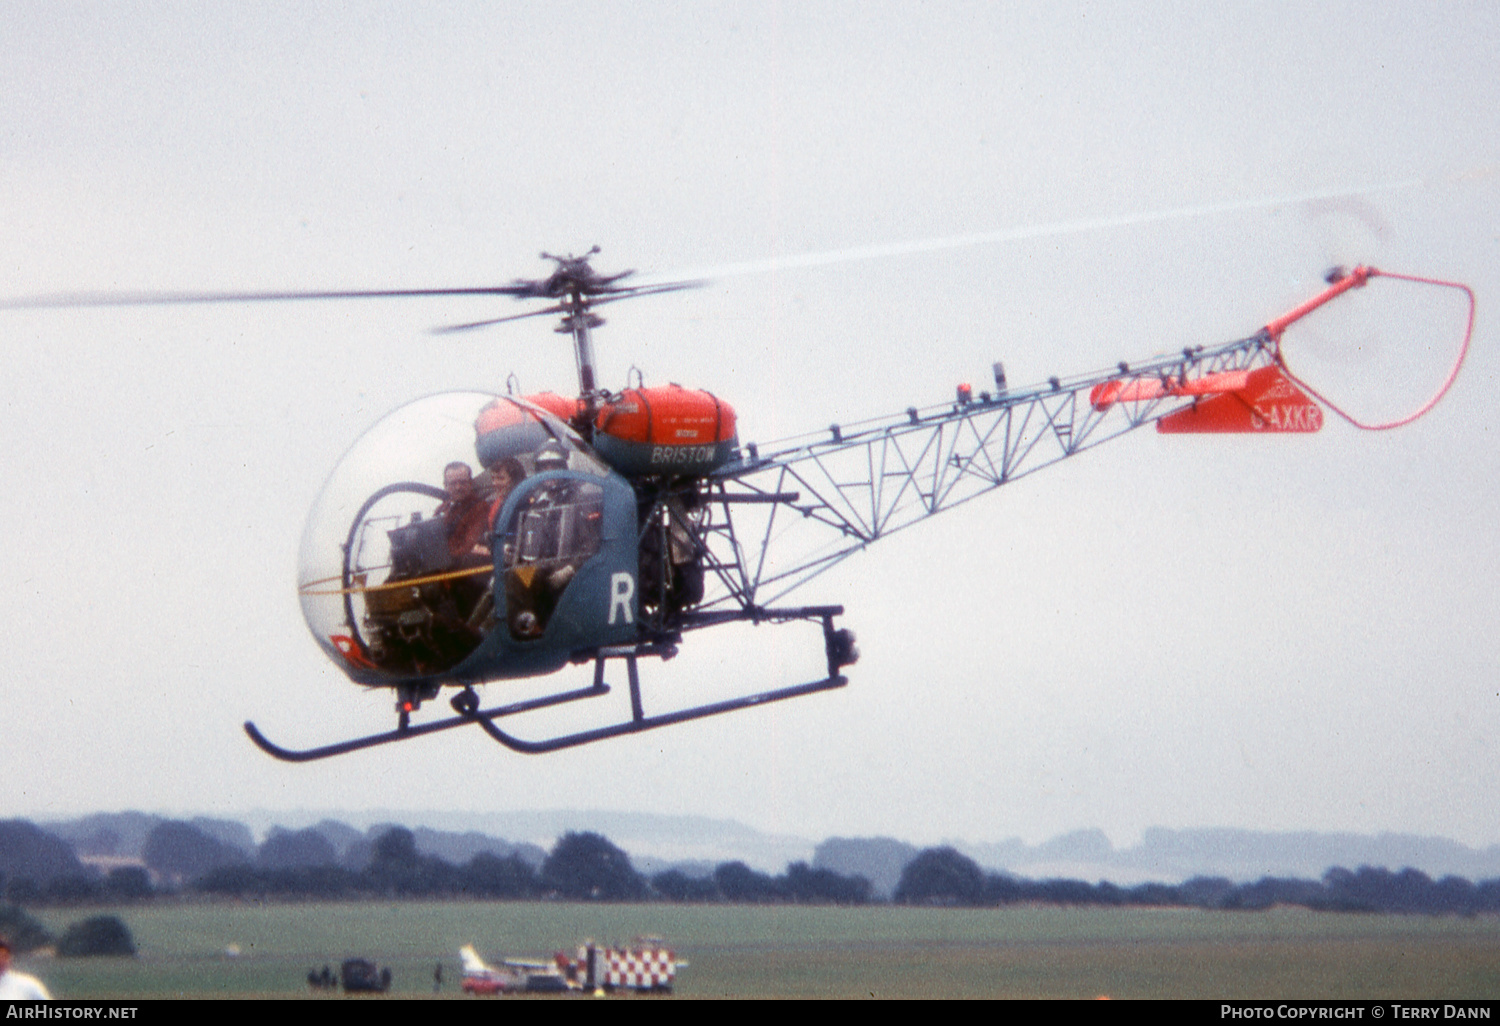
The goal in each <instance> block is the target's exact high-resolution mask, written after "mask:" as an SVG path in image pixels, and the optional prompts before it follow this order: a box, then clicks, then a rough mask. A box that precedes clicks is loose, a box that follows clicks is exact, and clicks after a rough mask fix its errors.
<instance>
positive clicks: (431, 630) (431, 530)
mask: <svg viewBox="0 0 1500 1026" xmlns="http://www.w3.org/2000/svg"><path fill="white" fill-rule="evenodd" d="M557 460H562V461H563V462H564V464H565V465H566V467H567V469H570V470H575V471H582V472H584V473H589V474H597V475H599V476H606V475H608V473H609V471H608V469H607V468H605V466H604V465H603V464H602V463H600V462H599V461H598V460H597V458H595V457H594V456H593V455H592V454H591V453H590V452H589V451H588V450H587V448H586V446H584V445H583V443H582V442H581V441H580V440H579V438H578V436H577V435H576V434H574V432H573V431H572V430H571V429H570V428H568V427H567V426H566V425H564V424H563V423H562V422H561V421H559V420H558V419H557V418H555V417H553V416H552V415H550V414H548V413H546V412H544V411H543V410H541V409H539V408H537V407H535V406H531V405H529V404H527V403H525V402H523V401H520V400H516V399H513V398H510V397H506V396H493V395H486V394H484V393H478V392H449V393H444V394H441V395H434V396H429V397H427V398H425V399H419V400H417V401H416V402H413V403H410V404H408V405H406V406H403V407H401V408H400V409H398V410H396V411H395V412H393V413H391V414H389V415H388V416H386V417H384V418H383V419H381V420H380V421H379V422H378V423H376V424H375V426H374V427H372V428H370V430H369V431H367V432H365V434H364V435H363V436H362V437H361V438H360V439H359V441H357V442H356V443H355V444H354V445H353V446H352V447H351V448H350V449H349V451H348V453H347V454H345V456H344V458H343V459H342V460H341V461H340V462H339V465H338V466H337V467H336V468H335V469H334V471H333V473H332V474H331V475H330V476H329V479H328V483H327V484H326V485H324V487H323V492H322V494H321V495H320V496H319V498H318V501H317V503H316V504H315V505H314V506H313V510H312V513H311V514H310V515H309V517H308V521H307V529H306V531H305V532H304V533H303V536H302V550H301V556H300V563H299V570H298V593H299V596H300V598H301V602H302V613H303V616H304V617H305V618H306V619H307V625H308V627H309V628H310V629H311V630H312V633H313V637H315V638H316V639H317V641H318V644H319V645H321V646H322V647H323V649H324V651H326V652H327V653H328V655H329V657H330V658H331V659H333V661H334V662H335V663H336V664H337V665H338V666H340V667H341V668H342V669H343V670H344V671H345V672H346V673H347V674H349V676H350V677H352V678H353V679H354V680H356V681H359V682H360V683H364V684H396V683H401V682H403V681H411V680H418V679H421V678H426V677H431V676H433V675H436V674H441V673H445V672H447V671H449V670H452V669H454V668H455V667H458V666H459V665H460V664H462V663H463V661H464V660H465V659H467V658H468V657H469V655H471V654H472V653H473V652H474V650H475V649H476V648H478V646H479V644H480V642H482V641H483V640H484V638H485V637H486V635H488V634H489V633H490V631H491V630H492V629H493V627H494V624H495V587H494V572H495V553H494V552H493V551H492V545H493V542H494V521H495V517H496V514H497V513H498V512H499V511H500V509H501V507H502V506H504V504H505V499H506V497H507V496H508V495H509V493H510V491H511V489H513V488H514V487H515V486H516V485H517V484H518V483H519V482H520V481H521V480H522V479H524V478H526V477H530V476H531V475H533V474H535V473H536V472H537V471H538V469H544V468H545V467H546V466H548V465H549V464H550V463H551V462H553V461H557ZM502 562H503V557H502Z"/></svg>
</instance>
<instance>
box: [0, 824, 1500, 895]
mask: <svg viewBox="0 0 1500 1026" xmlns="http://www.w3.org/2000/svg"><path fill="white" fill-rule="evenodd" d="M165 821H166V819H165V817H162V816H155V815H149V814H144V813H139V812H126V813H114V814H100V815H93V816H85V817H81V818H79V819H75V820H68V821H61V822H47V823H43V824H41V827H42V828H43V829H44V830H45V831H46V832H49V833H52V834H55V835H56V836H57V837H60V838H62V839H63V840H66V841H68V842H69V843H71V844H72V845H73V846H74V847H75V849H76V850H78V851H80V852H84V853H92V854H101V855H106V854H108V855H117V856H122V857H139V856H140V853H141V851H142V848H143V846H144V843H145V839H146V838H147V836H149V834H150V832H151V830H152V829H154V828H155V827H156V826H157V825H159V824H161V823H163V822H165ZM188 822H189V823H191V824H192V825H193V826H194V827H195V828H197V829H198V830H199V831H200V832H202V833H204V834H207V835H208V836H210V837H212V838H214V840H216V841H218V842H219V843H221V844H224V845H226V846H227V847H230V848H233V849H236V850H239V851H242V852H244V853H245V856H244V857H245V858H246V860H247V861H248V860H253V859H254V857H255V854H256V851H257V846H256V845H255V843H254V839H255V837H256V836H259V837H261V838H263V839H264V838H268V837H269V835H270V832H271V830H272V829H273V828H280V829H281V830H282V831H283V832H296V831H298V830H305V829H308V828H312V829H315V830H316V831H317V832H318V833H319V834H321V835H322V836H323V837H324V838H326V839H327V840H328V842H329V843H330V844H331V845H332V846H333V848H334V850H335V851H336V852H338V857H339V862H340V864H342V865H345V866H347V867H348V868H350V869H354V870H356V871H357V870H359V869H362V868H363V867H364V865H365V862H366V861H367V860H368V857H369V851H370V848H371V846H372V845H373V842H374V839H375V837H377V836H378V834H379V832H381V831H382V830H383V829H384V827H382V824H384V825H386V826H388V825H391V824H400V825H402V826H404V827H406V828H408V829H410V830H412V832H413V834H414V835H415V837H416V840H417V848H418V850H419V851H420V852H422V853H423V854H426V855H436V856H438V857H440V858H442V859H444V860H446V861H448V862H452V863H454V864H462V863H465V862H467V861H468V860H469V859H470V858H472V857H473V856H474V855H475V854H477V853H479V852H481V851H487V852H491V853H493V854H495V855H498V856H500V857H502V858H503V857H504V856H506V855H508V854H511V853H515V854H518V855H520V857H521V858H523V859H524V860H525V861H527V862H528V863H530V864H531V865H533V866H538V865H540V864H541V861H542V859H543V857H544V856H545V854H546V851H547V850H548V849H550V848H551V847H552V845H553V844H554V843H555V842H556V840H557V838H559V837H561V836H562V835H563V834H564V833H566V832H568V831H592V832H596V833H600V834H603V835H604V836H605V837H607V838H609V840H610V841H611V842H613V843H614V844H615V845H617V846H618V847H619V848H621V849H622V850H624V851H626V852H627V853H629V855H630V857H631V859H632V861H633V863H634V864H635V865H637V866H638V867H641V868H642V869H643V871H645V872H648V873H655V872H659V871H661V870H664V869H667V868H672V867H680V868H682V869H683V870H684V872H685V873H686V874H687V875H689V876H694V877H701V876H702V875H704V874H705V872H706V871H707V870H706V869H705V867H712V866H714V865H716V864H718V863H720V862H731V861H737V862H744V863H746V864H747V865H749V866H751V867H752V868H754V869H756V870H757V871H760V872H765V873H773V874H774V873H780V872H783V871H784V870H785V869H786V867H787V866H788V865H789V864H790V863H792V862H809V863H811V864H812V865H813V866H814V867H815V868H820V869H829V870H832V871H834V872H836V873H840V874H843V875H859V876H863V877H865V878H866V879H868V880H869V881H870V882H871V883H872V885H873V886H874V890H875V892H876V893H877V894H889V893H890V892H891V891H892V890H893V889H894V888H895V884H896V881H897V879H899V876H900V869H901V866H902V865H904V864H905V861H907V860H909V859H910V857H912V856H913V855H915V854H916V852H918V851H919V850H921V849H922V848H923V847H927V846H928V845H926V844H918V843H915V842H911V841H907V840H902V839H899V838H892V837H864V838H850V837H832V838H828V839H827V840H824V841H822V842H821V843H820V842H817V841H814V840H811V839H808V838H803V837H797V836H794V835H786V834H768V833H764V832H761V831H759V830H756V829H754V828H753V827H749V826H746V825H744V824H743V823H739V822H736V821H734V820H728V819H714V818H711V817H707V816H671V815H663V814H657V813H631V812H618V811H610V810H546V811H522V812H500V813H493V812H475V813H469V812H447V811H440V812H432V811H421V810H390V809H380V810H368V811H364V812H339V811H331V810H324V811H303V812H295V811H294V812H280V813H277V812H267V811H264V810H257V811H253V812H250V813H247V814H246V816H245V822H244V823H239V822H236V821H232V820H225V819H206V818H202V817H200V818H196V819H191V820H188ZM938 843H942V844H948V845H951V846H952V847H954V848H956V849H958V850H959V851H961V852H963V853H964V854H965V855H967V856H968V857H970V858H972V859H973V860H974V861H975V862H977V863H978V864H979V865H980V866H982V867H984V868H985V869H987V870H991V871H999V872H1006V873H1011V874H1014V875H1016V876H1023V877H1027V878H1030V879H1037V880H1042V879H1047V878H1051V877H1065V878H1072V879H1078V880H1089V881H1099V880H1109V881H1111V882H1114V883H1117V884H1120V885H1122V886H1130V885H1133V884H1137V883H1145V882H1159V883H1180V882H1182V881H1184V880H1187V879H1189V878H1192V877H1196V876H1213V877H1225V878H1227V879H1230V880H1233V881H1236V882H1250V881H1254V880H1258V879H1260V878H1261V877H1263V876H1268V875H1269V876H1286V877H1301V878H1305V879H1318V878H1320V877H1321V876H1322V874H1323V873H1324V872H1325V871H1326V870H1327V869H1328V868H1329V867H1331V866H1343V867H1347V868H1351V869H1352V868H1357V867H1359V866H1361V865H1370V866H1383V867H1387V868H1390V869H1393V870H1394V869H1401V868H1406V867H1411V868H1413V869H1418V870H1420V871H1422V872H1423V873H1426V874H1428V875H1429V876H1431V877H1432V878H1434V879H1439V878H1441V877H1443V876H1446V875H1456V876H1462V877H1465V878H1467V879H1469V880H1473V881H1479V880H1486V879H1496V878H1500V845H1492V846H1490V847H1487V848H1470V847H1467V846H1466V845H1463V844H1459V843H1458V842H1455V841H1450V840H1446V839H1443V838H1437V837H1422V836H1417V835H1411V834H1391V833H1386V834H1376V835H1366V834H1351V833H1317V832H1312V831H1301V832H1281V833H1273V832H1262V831H1253V830H1239V829H1233V828H1215V829H1191V830H1171V829H1165V828H1159V827H1156V828H1152V829H1149V830H1147V831H1146V832H1145V833H1144V834H1143V835H1142V838H1141V840H1140V842H1139V843H1137V844H1134V845H1129V846H1125V847H1121V848H1116V847H1115V846H1114V845H1113V844H1112V843H1111V842H1110V840H1109V837H1108V836H1107V835H1106V834H1104V833H1103V831H1100V830H1079V831H1073V832H1071V833H1067V834H1062V835H1059V836H1057V837H1054V838H1051V839H1050V840H1046V841H1043V842H1041V843H1039V844H1027V843H1026V842H1024V841H1022V840H1020V839H1019V838H1013V839H1010V840H1006V841H998V842H993V841H992V842H974V841H964V840H946V841H942V842H938ZM0 871H3V870H0Z"/></svg>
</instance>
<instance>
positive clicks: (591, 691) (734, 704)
mask: <svg viewBox="0 0 1500 1026" xmlns="http://www.w3.org/2000/svg"><path fill="white" fill-rule="evenodd" d="M798 612H800V613H804V614H806V613H808V612H811V613H812V614H813V615H814V616H816V617H818V618H820V619H822V621H823V637H824V648H825V650H826V652H827V655H828V676H827V677H825V678H823V679H822V680H817V681H812V682H811V683H808V684H794V685H791V686H789V687H784V688H775V689H773V690H770V691H762V692H760V693H759V694H755V695H746V696H745V697H743V698H732V699H729V700H727V701H723V702H712V703H709V704H707V705H700V706H694V707H693V708H691V709H680V710H678V711H676V712H670V713H662V714H660V715H657V716H647V715H646V714H645V709H644V706H643V704H642V702H641V683H640V674H639V672H638V670H637V667H636V663H637V661H638V660H639V658H640V657H641V656H643V655H664V654H667V652H668V651H672V650H669V649H663V648H662V647H661V646H658V645H640V646H633V647H625V648H619V649H605V650H601V651H600V652H599V653H598V654H597V655H596V656H595V657H594V683H593V685H592V686H591V687H586V688H577V689H575V690H572V691H561V692H558V693H557V694H555V695H545V696H543V697H541V698H534V699H530V700H528V701H524V702H514V703H511V704H510V705H502V706H496V707H494V708H491V709H480V708H479V696H478V695H477V694H476V693H475V692H474V690H473V689H472V688H466V689H464V690H463V691H462V692H460V693H459V694H458V695H457V696H455V697H454V699H453V701H452V705H453V708H454V709H455V710H456V711H457V713H458V715H457V716H449V717H447V718H445V719H441V720H435V721H433V722H432V723H423V724H420V725H418V726H415V727H414V726H411V724H410V722H409V718H408V716H407V714H406V713H404V712H403V713H402V714H401V721H400V724H399V725H398V726H397V727H396V729H395V730H390V731H386V732H384V733H380V734H370V735H367V736H365V737H359V738H352V739H350V740H348V741H341V742H339V743H337V744H331V745H323V746H321V747H318V748H302V749H292V748H283V747H281V746H280V745H277V744H273V743H272V742H271V741H270V740H268V739H267V738H266V736H265V735H264V734H262V733H261V732H260V729H259V728H258V727H256V726H255V724H254V723H251V722H250V721H248V720H247V721H245V733H246V734H248V735H250V740H251V741H254V742H255V744H256V746H257V747H258V748H260V750H261V751H263V752H265V753H266V754H267V755H270V756H272V757H274V758H277V759H280V760H282V761H283V762H313V761H315V760H317V759H327V758H331V757H332V756H335V755H345V754H347V753H349V752H357V751H360V750H362V749H365V748H374V747H376V746H377V745H384V744H390V743H391V742H393V741H406V740H409V739H411V738H414V737H421V736H422V735H424V734H435V733H437V732H438V731H441V730H452V729H453V728H454V727H463V726H468V725H469V724H477V725H478V726H479V728H480V729H481V730H483V731H484V732H485V733H486V734H488V735H489V736H490V737H492V738H494V739H495V740H496V741H498V742H499V743H500V744H502V745H504V746H505V747H507V748H509V749H511V750H512V751H515V752H521V753H523V754H526V755H539V754H541V753H543V752H555V751H558V750H559V749H562V748H574V747H576V746H578V745H586V744H589V743H591V742H594V741H603V740H605V739H606V738H611V737H619V736H621V735H623V734H639V733H641V732H643V731H647V730H654V729H656V728H657V727H666V726H671V725H672V724H674V723H686V722H687V721H689V720H698V719H703V718H704V717H707V716H717V715H719V714H720V713H727V712H734V711H735V710H737V709H749V708H751V707H752V706H757V705H765V704H767V703H769V702H779V701H782V700H783V699H787V698H797V697H798V696H800V695H810V694H814V693H815V692H818V691H830V690H833V689H834V688H841V687H843V686H845V685H846V684H848V683H849V678H847V677H845V676H843V675H842V674H840V673H839V672H838V671H839V669H840V668H841V667H842V666H844V665H847V664H848V663H849V662H852V661H853V655H852V648H851V647H850V642H849V640H848V639H849V636H848V633H847V632H846V631H836V630H834V628H833V617H834V616H836V615H838V614H840V613H842V612H843V609H842V607H832V606H830V607H815V608H814V609H811V610H799V611H798ZM610 659H621V660H624V662H625V668H626V674H627V677H628V679H629V687H630V719H628V720H622V721H620V722H618V723H613V724H610V725H608V726H604V727H598V728H595V729H593V730H584V731H579V732H577V733H575V734H563V735H560V736H558V737H552V738H546V739H544V740H541V741H527V740H525V739H523V738H518V737H516V736H514V735H513V734H510V733H507V732H506V731H504V730H502V729H500V727H499V726H497V725H496V723H495V721H496V720H500V719H504V718H505V717H507V716H516V715H519V714H521V713H526V712H531V711H533V710H536V709H544V708H547V707H549V706H554V705H563V704H565V703H568V702H577V701H580V700H582V699H585V698H598V697H600V696H602V695H607V694H609V692H610V686H609V685H608V684H606V683H605V682H604V667H605V663H606V662H607V661H608V660H610Z"/></svg>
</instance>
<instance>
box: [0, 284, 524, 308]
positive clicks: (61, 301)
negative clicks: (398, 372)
mask: <svg viewBox="0 0 1500 1026" xmlns="http://www.w3.org/2000/svg"><path fill="white" fill-rule="evenodd" d="M529 289H530V286H529V285H528V284H524V283H523V284H517V285H488V286H478V287H474V288H456V289H345V290H333V291H290V292H56V293H52V294H51V295H45V296H25V297H22V298H20V299H3V300H0V310H41V309H49V308H61V307H70V306H170V305H174V304H179V303H274V302H283V301H287V300H299V299H403V298H405V299H409V298H413V297H421V296H515V297H517V298H521V299H524V298H526V297H528V296H529V295H531V292H530V291H529Z"/></svg>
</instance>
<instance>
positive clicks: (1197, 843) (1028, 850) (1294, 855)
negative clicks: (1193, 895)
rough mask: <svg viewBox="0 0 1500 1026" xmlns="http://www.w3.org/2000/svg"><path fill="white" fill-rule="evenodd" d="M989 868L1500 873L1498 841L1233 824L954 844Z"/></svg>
mask: <svg viewBox="0 0 1500 1026" xmlns="http://www.w3.org/2000/svg"><path fill="white" fill-rule="evenodd" d="M954 847H956V848H958V849H959V850H960V851H962V852H964V854H966V855H968V856H969V857H970V858H972V859H974V861H976V862H978V863H979V864H980V865H981V866H984V867H986V868H988V869H996V870H1004V871H1006V872H1010V873H1014V874H1016V875H1018V876H1027V877H1032V878H1034V879H1042V878H1045V877H1054V876H1060V877H1075V878H1078V879H1085V880H1104V879H1107V880H1110V881H1113V882H1114V883H1118V884H1122V885H1128V884H1133V883H1143V882H1147V881H1157V882H1163V883H1176V882H1180V881H1182V880H1186V879H1188V878H1189V877H1194V876H1222V877H1228V878H1229V879H1231V880H1236V881H1242V882H1243V881H1251V880H1258V879H1260V878H1261V877H1263V876H1287V877H1303V878H1310V879H1317V878H1319V877H1321V876H1322V875H1323V873H1324V872H1325V871H1326V870H1327V869H1328V868H1329V867H1330V866H1345V867H1349V868H1355V867H1358V866H1384V867H1387V868H1390V869H1402V868H1407V867H1410V868H1412V869H1418V870H1421V871H1422V872H1424V873H1426V874H1428V875H1429V876H1431V877H1433V878H1434V879H1438V878H1440V877H1443V876H1448V875H1453V876H1462V877H1465V878H1467V879H1469V880H1476V881H1477V880H1488V879H1494V878H1496V877H1500V845H1491V846H1489V847H1487V848H1469V847H1467V846H1465V845H1462V844H1459V843H1458V842H1456V841H1449V840H1446V839H1443V838H1440V837H1419V836H1416V835H1413V834H1375V835H1367V834H1348V833H1314V832H1312V831H1295V832H1286V833H1264V832H1260V831H1254V830H1236V829H1230V828H1220V829H1198V830H1167V829H1164V828H1161V827H1153V828H1151V829H1149V830H1147V831H1146V832H1145V833H1144V834H1143V835H1142V837H1141V841H1140V843H1139V844H1136V845H1132V846H1130V847H1127V848H1115V847H1114V846H1113V845H1112V844H1111V843H1110V841H1109V838H1108V837H1106V836H1105V835H1104V833H1103V832H1102V831H1098V830H1085V831H1078V832H1076V833H1071V834H1064V835H1063V836H1061V837H1056V838H1053V839H1052V840H1050V841H1045V842H1043V843H1042V844H1038V845H1027V844H1025V843H1023V842H1022V841H1020V840H1010V841H1005V842H1002V843H999V844H973V843H966V842H954Z"/></svg>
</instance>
